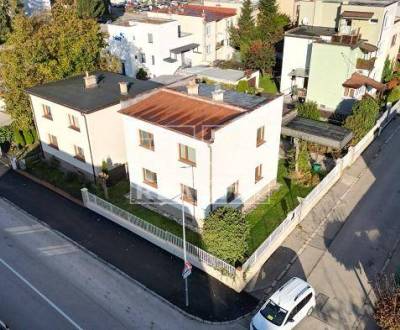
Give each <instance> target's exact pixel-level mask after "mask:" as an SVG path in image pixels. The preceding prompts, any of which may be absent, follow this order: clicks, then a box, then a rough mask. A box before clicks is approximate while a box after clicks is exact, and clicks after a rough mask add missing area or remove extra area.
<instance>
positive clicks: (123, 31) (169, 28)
mask: <svg viewBox="0 0 400 330" xmlns="http://www.w3.org/2000/svg"><path fill="white" fill-rule="evenodd" d="M178 25H179V24H178V22H176V21H172V22H166V23H162V24H151V23H143V22H139V21H138V22H135V25H133V26H121V25H117V24H107V29H108V33H109V35H110V38H109V49H110V51H111V53H112V54H114V55H116V56H118V57H119V58H120V59H121V60H124V62H125V69H126V74H127V75H128V76H131V77H134V76H135V75H136V72H137V70H138V69H139V68H141V67H142V68H144V69H146V71H148V72H149V74H150V75H151V76H153V77H155V76H159V75H170V74H174V73H175V71H176V70H177V69H178V68H179V67H180V66H181V65H182V61H181V56H180V55H177V61H176V62H174V63H168V62H165V61H164V59H165V58H168V57H170V50H171V49H174V48H177V47H180V46H183V45H187V44H190V43H193V42H194V41H193V36H192V35H184V36H182V37H181V38H179V37H178ZM149 33H151V34H152V35H153V43H149V42H148V34H149ZM115 37H117V38H118V39H120V40H118V39H116V38H115ZM139 53H144V54H145V57H146V63H141V61H140V56H139ZM192 55H193V51H189V52H186V53H185V57H186V58H187V59H188V60H189V61H190V59H191V57H192ZM135 56H136V57H137V58H135ZM152 56H154V59H155V62H154V64H152Z"/></svg>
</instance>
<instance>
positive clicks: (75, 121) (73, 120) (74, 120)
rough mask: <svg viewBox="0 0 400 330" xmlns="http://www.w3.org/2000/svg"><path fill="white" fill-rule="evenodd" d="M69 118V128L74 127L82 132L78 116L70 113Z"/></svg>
mask: <svg viewBox="0 0 400 330" xmlns="http://www.w3.org/2000/svg"><path fill="white" fill-rule="evenodd" d="M68 120H69V128H72V129H74V130H75V131H78V132H80V130H81V129H80V128H79V121H78V118H77V117H76V116H74V115H68Z"/></svg>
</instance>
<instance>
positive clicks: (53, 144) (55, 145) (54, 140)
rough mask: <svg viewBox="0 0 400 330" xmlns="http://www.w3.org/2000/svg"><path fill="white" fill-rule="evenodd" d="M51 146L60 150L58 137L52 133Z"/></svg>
mask: <svg viewBox="0 0 400 330" xmlns="http://www.w3.org/2000/svg"><path fill="white" fill-rule="evenodd" d="M49 146H50V147H52V148H54V149H57V150H58V142H57V138H56V137H55V136H54V135H51V134H49Z"/></svg>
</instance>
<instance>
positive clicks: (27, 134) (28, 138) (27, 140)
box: [22, 129, 35, 145]
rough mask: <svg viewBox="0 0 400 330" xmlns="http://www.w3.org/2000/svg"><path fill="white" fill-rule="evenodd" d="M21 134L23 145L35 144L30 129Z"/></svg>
mask: <svg viewBox="0 0 400 330" xmlns="http://www.w3.org/2000/svg"><path fill="white" fill-rule="evenodd" d="M22 134H23V135H24V139H25V143H26V144H27V145H30V144H33V142H35V138H34V136H33V134H32V131H31V130H30V129H27V130H24V131H23V132H22Z"/></svg>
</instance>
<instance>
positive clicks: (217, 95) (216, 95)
mask: <svg viewBox="0 0 400 330" xmlns="http://www.w3.org/2000/svg"><path fill="white" fill-rule="evenodd" d="M211 94H212V99H213V101H216V102H223V101H224V90H223V89H221V86H220V85H216V86H215V90H214V91H213V92H212V93H211Z"/></svg>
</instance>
